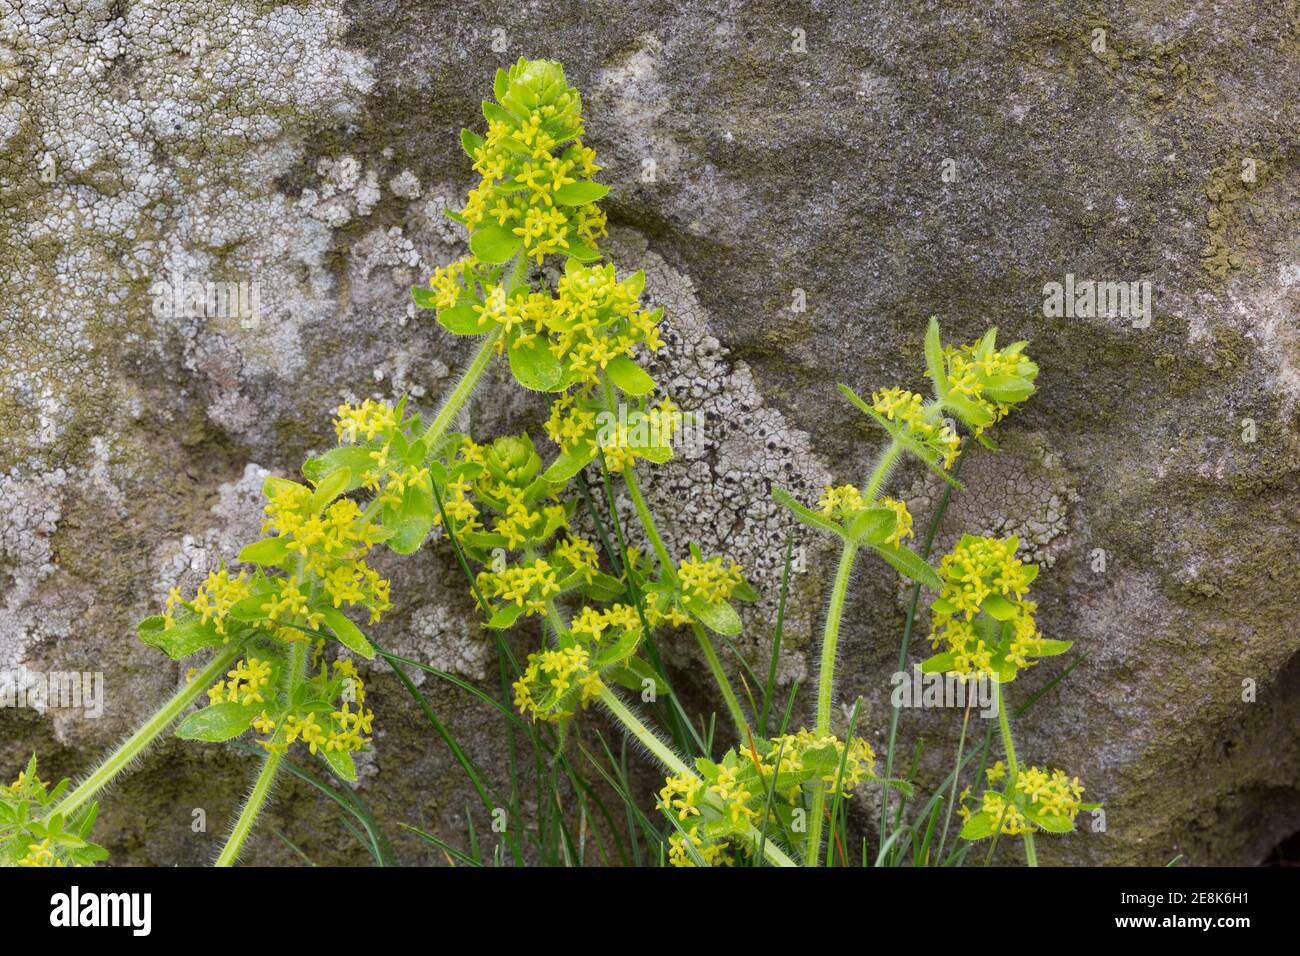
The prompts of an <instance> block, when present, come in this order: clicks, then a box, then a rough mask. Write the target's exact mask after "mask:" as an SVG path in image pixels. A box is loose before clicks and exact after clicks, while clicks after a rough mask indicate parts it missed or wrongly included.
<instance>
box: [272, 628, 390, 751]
mask: <svg viewBox="0 0 1300 956" xmlns="http://www.w3.org/2000/svg"><path fill="white" fill-rule="evenodd" d="M319 650H320V648H319V647H318V653H319ZM333 670H334V676H333V680H332V681H331V680H330V679H328V676H327V672H326V671H325V670H323V669H322V671H321V673H320V675H319V677H318V678H315V679H314V683H315V684H316V685H317V686H318V687H320V688H322V689H324V688H326V687H338V686H342V687H344V688H348V689H350V693H349V694H347V695H345V699H344V700H343V701H342V702H341V703H339V704H338V705H337V706H336V708H335V709H334V710H332V711H330V712H329V717H328V719H327V720H326V721H325V722H324V723H322V717H321V714H322V711H319V710H308V711H305V712H303V713H290V714H286V715H284V716H283V717H282V718H281V719H280V721H279V722H277V721H275V720H274V719H272V718H271V717H270V715H269V714H267V712H266V711H262V713H261V715H260V716H259V717H258V718H257V719H256V720H254V721H253V724H252V726H253V729H254V730H256V731H257V732H258V733H259V734H262V735H264V738H265V739H263V740H259V741H257V742H258V743H259V744H260V745H261V746H262V747H264V748H266V749H267V750H269V751H272V752H276V753H284V752H285V751H287V750H288V749H289V747H290V745H292V744H294V743H297V742H298V741H301V742H302V744H303V746H305V747H306V748H307V749H308V750H309V751H311V753H313V754H314V753H316V752H317V751H318V750H323V751H325V752H326V753H335V752H339V753H344V752H355V751H359V750H364V749H365V748H366V747H367V746H368V745H369V744H370V738H369V737H368V736H363V735H366V734H369V733H371V730H372V725H373V722H374V719H375V714H374V711H372V710H370V709H368V708H367V707H366V706H365V703H366V687H365V683H364V682H363V681H362V680H361V677H360V675H359V674H358V673H357V669H356V666H355V665H354V664H353V663H352V661H350V660H347V659H343V660H337V661H335V662H334V666H333ZM354 705H355V706H356V710H353V706H354Z"/></svg>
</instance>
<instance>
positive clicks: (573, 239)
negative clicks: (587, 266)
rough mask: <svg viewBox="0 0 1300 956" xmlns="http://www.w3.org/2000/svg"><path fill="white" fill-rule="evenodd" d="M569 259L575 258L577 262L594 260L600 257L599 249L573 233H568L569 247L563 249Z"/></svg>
mask: <svg viewBox="0 0 1300 956" xmlns="http://www.w3.org/2000/svg"><path fill="white" fill-rule="evenodd" d="M565 251H566V252H567V253H568V254H569V258H570V259H577V260H578V261H579V262H583V263H586V262H595V261H596V260H597V259H599V258H600V251H599V250H598V249H595V248H593V247H592V246H590V245H588V244H587V243H585V242H583V241H582V240H581V239H579V238H578V237H577V236H575V235H574V234H573V233H570V234H569V248H568V249H566V250H565Z"/></svg>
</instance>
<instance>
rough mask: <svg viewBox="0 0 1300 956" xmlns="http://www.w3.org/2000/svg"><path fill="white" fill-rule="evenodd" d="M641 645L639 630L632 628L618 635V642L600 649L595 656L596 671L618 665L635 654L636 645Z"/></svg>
mask: <svg viewBox="0 0 1300 956" xmlns="http://www.w3.org/2000/svg"><path fill="white" fill-rule="evenodd" d="M640 643H641V630H640V628H632V629H631V630H628V631H624V632H623V633H622V634H620V635H619V638H618V640H616V641H614V643H612V644H610V645H609V646H608V647H603V648H601V649H600V651H599V653H597V654H596V662H595V666H596V668H597V669H601V668H605V667H609V666H610V665H612V664H620V663H622V662H623V661H625V660H627V659H628V658H629V657H631V656H632V655H633V654H634V653H635V652H636V648H637V645H638V644H640Z"/></svg>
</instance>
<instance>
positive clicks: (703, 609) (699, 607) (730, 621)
mask: <svg viewBox="0 0 1300 956" xmlns="http://www.w3.org/2000/svg"><path fill="white" fill-rule="evenodd" d="M682 604H683V605H685V607H686V610H688V611H690V612H691V616H692V617H695V618H696V619H698V620H699V621H700V622H701V623H702V624H703V625H704V626H705V627H707V628H708V629H709V630H710V631H713V632H714V633H717V634H721V635H722V636H723V637H735V636H736V635H738V634H739V633H740V632H741V630H742V625H741V623H740V615H739V614H737V613H736V609H735V608H734V607H732V606H731V605H730V604H728V603H727V602H726V601H719V602H717V603H716V604H714V603H710V602H709V601H701V600H699V599H698V598H692V597H684V598H683V599H682Z"/></svg>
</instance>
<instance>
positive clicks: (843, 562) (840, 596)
mask: <svg viewBox="0 0 1300 956" xmlns="http://www.w3.org/2000/svg"><path fill="white" fill-rule="evenodd" d="M857 555H858V546H857V545H856V544H852V543H851V542H848V541H846V542H844V550H843V551H841V552H840V566H839V568H838V569H837V570H836V571H835V584H834V586H833V587H832V588H831V603H830V606H829V607H828V608H827V610H826V627H825V629H824V631H823V633H822V665H821V673H820V675H819V676H818V679H817V733H819V734H829V733H830V732H831V692H832V691H833V690H834V685H835V645H836V644H837V643H838V641H839V639H840V620H841V619H842V618H843V616H844V601H845V597H846V596H847V594H848V590H849V578H850V577H851V576H852V574H853V561H854V559H855V558H856V557H857Z"/></svg>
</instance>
